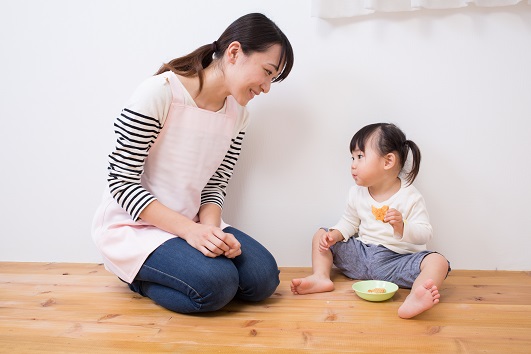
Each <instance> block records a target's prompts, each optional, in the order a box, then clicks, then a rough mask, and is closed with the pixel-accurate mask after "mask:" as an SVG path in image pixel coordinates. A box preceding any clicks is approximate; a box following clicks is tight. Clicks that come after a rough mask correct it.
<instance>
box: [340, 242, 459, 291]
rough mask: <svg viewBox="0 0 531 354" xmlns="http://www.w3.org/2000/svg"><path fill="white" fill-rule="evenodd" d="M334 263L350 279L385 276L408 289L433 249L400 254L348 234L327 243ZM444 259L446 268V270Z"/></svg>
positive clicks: (382, 277)
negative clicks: (347, 236)
mask: <svg viewBox="0 0 531 354" xmlns="http://www.w3.org/2000/svg"><path fill="white" fill-rule="evenodd" d="M330 251H332V255H333V257H334V265H335V266H336V267H337V268H338V269H339V270H341V272H343V274H345V275H346V276H347V277H349V278H351V279H359V280H366V279H374V280H386V281H390V282H393V283H395V284H396V285H398V286H399V287H401V288H408V289H410V288H411V286H412V285H413V282H414V281H415V279H417V277H418V275H419V274H420V263H421V262H422V260H423V259H424V257H426V256H427V255H428V254H430V253H435V252H433V251H421V252H417V253H408V254H400V253H396V252H394V251H391V250H390V249H388V248H386V247H384V246H382V245H368V244H365V243H363V242H361V241H359V240H358V239H357V238H354V237H351V238H349V239H348V241H347V242H338V243H336V244H335V245H333V246H332V247H330ZM450 270H451V268H450V262H448V272H450Z"/></svg>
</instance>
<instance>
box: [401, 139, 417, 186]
mask: <svg viewBox="0 0 531 354" xmlns="http://www.w3.org/2000/svg"><path fill="white" fill-rule="evenodd" d="M404 148H405V149H406V156H407V155H408V150H411V154H412V163H411V170H410V171H409V172H408V173H407V175H406V181H407V184H408V185H410V184H412V183H413V181H414V180H415V178H417V175H418V174H419V170H420V159H421V155H420V149H419V147H418V146H417V144H415V143H414V142H413V141H411V140H406V141H404Z"/></svg>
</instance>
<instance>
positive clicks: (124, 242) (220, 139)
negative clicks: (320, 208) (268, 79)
mask: <svg viewBox="0 0 531 354" xmlns="http://www.w3.org/2000/svg"><path fill="white" fill-rule="evenodd" d="M166 78H167V79H168V81H169V83H170V85H171V90H172V95H173V100H172V103H171V106H170V109H169V112H168V117H167V118H166V121H165V123H164V126H163V128H162V129H161V131H160V133H159V135H158V137H157V139H156V141H155V143H154V144H153V146H152V147H151V149H150V151H149V155H148V157H147V158H146V160H145V164H144V173H143V175H142V179H141V184H142V186H143V187H144V188H146V190H148V191H149V192H150V193H151V194H152V195H154V196H155V197H156V198H157V199H158V200H159V201H160V202H161V203H162V204H164V205H166V206H167V207H169V208H171V209H173V210H175V211H177V212H179V213H181V214H182V215H184V216H186V217H188V218H190V219H192V220H194V221H198V216H197V214H198V212H199V207H200V203H201V191H202V190H203V188H204V187H205V185H206V184H207V182H208V181H209V179H210V178H211V177H212V175H213V174H214V172H215V171H216V170H217V169H218V167H219V166H220V164H221V162H222V161H223V158H224V157H225V155H226V153H227V151H228V150H229V147H230V143H231V139H232V138H233V135H234V127H235V125H236V120H237V119H238V107H237V103H236V101H235V100H234V98H232V97H231V96H229V97H228V98H227V100H226V112H225V113H217V112H211V111H207V110H203V109H200V108H197V107H193V106H187V105H185V104H184V88H183V86H182V85H181V83H180V82H179V81H178V80H179V79H178V78H177V77H176V76H175V74H173V73H172V72H167V73H166ZM225 226H227V224H225V223H224V222H223V221H222V225H221V228H224V227H225ZM92 237H93V239H94V242H95V244H96V246H97V248H98V249H99V250H100V252H101V254H102V256H103V262H104V264H105V268H107V270H109V271H111V272H112V273H114V274H116V275H117V276H118V277H120V278H121V279H123V280H125V281H126V282H128V283H130V282H132V281H133V280H134V278H135V276H136V274H137V273H138V271H139V270H140V267H141V266H142V264H143V263H144V261H145V260H146V258H147V257H148V256H149V254H150V253H151V252H153V250H155V249H156V248H157V247H158V246H160V245H161V244H162V243H164V242H165V241H166V240H168V239H170V238H172V237H175V235H173V234H170V233H168V232H165V231H162V230H160V229H158V228H156V227H154V226H152V225H150V224H148V223H146V222H144V221H142V220H138V221H136V222H135V221H133V219H132V218H131V216H130V215H129V214H128V213H127V212H126V211H125V210H124V209H123V208H122V207H121V206H120V205H119V204H118V203H117V202H116V201H115V200H114V198H112V196H111V195H110V193H109V190H106V191H105V193H104V198H103V202H102V204H101V205H100V207H99V208H98V210H97V212H96V215H95V217H94V222H93V226H92Z"/></svg>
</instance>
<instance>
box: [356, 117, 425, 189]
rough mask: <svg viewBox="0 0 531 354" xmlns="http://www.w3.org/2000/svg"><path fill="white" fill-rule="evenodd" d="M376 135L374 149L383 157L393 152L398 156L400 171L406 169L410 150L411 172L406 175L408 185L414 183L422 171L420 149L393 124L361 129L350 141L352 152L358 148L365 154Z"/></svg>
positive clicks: (379, 124)
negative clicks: (411, 158) (368, 144)
mask: <svg viewBox="0 0 531 354" xmlns="http://www.w3.org/2000/svg"><path fill="white" fill-rule="evenodd" d="M373 135H374V137H375V139H374V141H373V142H374V147H375V149H376V150H377V151H378V152H379V154H380V155H381V156H385V155H387V154H389V153H391V152H396V153H397V154H398V160H399V163H400V169H403V168H404V164H405V163H406V160H407V155H408V153H409V150H411V152H412V154H413V161H412V166H411V170H410V171H409V172H407V173H406V181H407V184H408V185H410V184H411V183H413V181H414V180H415V178H417V175H418V174H419V169H420V159H421V155H420V149H419V147H418V146H417V144H415V143H414V142H412V141H411V140H407V139H406V135H405V134H404V133H403V132H402V130H400V128H398V127H397V126H396V125H394V124H391V123H374V124H369V125H367V126H365V127H363V128H361V129H360V130H359V131H358V132H357V133H356V134H354V136H353V137H352V140H351V141H350V152H351V153H352V152H353V151H354V150H356V148H358V149H359V150H360V151H362V152H365V145H366V144H367V142H368V141H369V139H370V138H371V137H372V136H373Z"/></svg>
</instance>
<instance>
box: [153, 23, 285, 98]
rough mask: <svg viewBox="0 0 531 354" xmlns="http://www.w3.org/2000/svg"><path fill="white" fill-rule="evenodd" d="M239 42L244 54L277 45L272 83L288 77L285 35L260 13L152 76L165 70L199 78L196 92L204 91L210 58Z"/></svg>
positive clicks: (230, 28)
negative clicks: (278, 70) (276, 62)
mask: <svg viewBox="0 0 531 354" xmlns="http://www.w3.org/2000/svg"><path fill="white" fill-rule="evenodd" d="M234 41H238V42H239V43H240V44H241V48H242V51H243V53H244V54H245V55H250V54H252V53H254V52H265V51H267V49H268V48H269V47H271V46H273V45H275V44H280V46H281V48H282V50H281V53H280V60H279V63H278V67H279V68H281V66H280V65H281V64H282V63H283V64H284V67H283V68H281V69H282V70H281V72H280V74H279V75H278V76H277V77H275V78H274V79H273V82H280V81H282V80H284V79H285V78H286V77H288V75H289V73H290V71H291V68H292V67H293V61H294V57H293V49H292V48H291V44H290V42H289V40H288V38H287V37H286V35H285V34H284V33H283V32H282V31H281V30H280V29H279V28H278V27H277V25H275V23H274V22H273V21H271V20H270V19H269V18H267V17H266V16H264V15H263V14H260V13H251V14H247V15H244V16H242V17H240V18H239V19H237V20H236V21H234V22H233V23H232V24H230V25H229V27H227V29H226V30H225V31H224V32H223V33H222V34H221V36H220V37H219V38H218V39H217V40H216V41H214V42H213V43H211V44H205V45H203V46H201V47H199V48H197V49H196V50H194V51H193V52H192V53H190V54H188V55H185V56H183V57H180V58H176V59H173V60H171V61H170V62H168V63H165V64H163V65H162V66H161V67H160V69H159V70H158V71H157V73H156V74H155V75H158V74H161V73H163V72H166V71H170V70H171V71H173V72H175V73H176V74H179V75H182V76H185V77H194V76H196V75H197V76H198V77H199V91H201V89H202V88H203V80H204V72H203V70H204V69H205V68H206V67H208V66H209V65H210V64H211V63H212V60H213V56H215V57H218V58H219V57H221V56H222V55H223V53H225V50H227V48H228V46H229V45H230V44H231V43H232V42H234Z"/></svg>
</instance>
